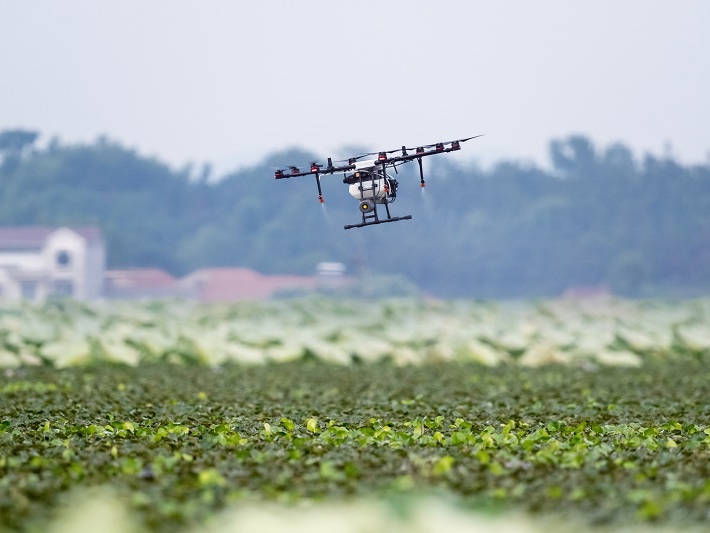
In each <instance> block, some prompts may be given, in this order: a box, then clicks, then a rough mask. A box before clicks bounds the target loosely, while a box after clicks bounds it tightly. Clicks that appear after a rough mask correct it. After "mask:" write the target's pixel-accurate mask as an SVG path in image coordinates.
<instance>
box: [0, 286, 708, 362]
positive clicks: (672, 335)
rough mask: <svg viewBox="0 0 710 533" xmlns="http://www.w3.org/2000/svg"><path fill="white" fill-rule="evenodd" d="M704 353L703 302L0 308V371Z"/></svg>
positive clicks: (626, 358)
mask: <svg viewBox="0 0 710 533" xmlns="http://www.w3.org/2000/svg"><path fill="white" fill-rule="evenodd" d="M708 353H710V300H695V301H688V302H681V303H679V302H674V303H673V302H659V301H639V302H632V301H625V300H618V299H612V298H609V299H601V300H592V301H588V300H574V299H560V300H556V301H538V302H471V301H446V302H441V301H426V300H417V299H402V300H385V301H369V300H331V299H325V298H309V299H297V300H281V301H270V302H248V303H239V304H233V305H222V306H220V305H211V306H205V305H199V304H195V303H191V302H181V301H167V302H150V303H139V302H104V303H97V304H90V305H89V304H79V303H76V302H55V303H49V304H47V305H44V306H17V305H13V306H8V305H4V306H2V307H0V366H2V367H12V366H17V365H22V364H51V365H53V366H57V367H64V366H67V365H75V364H81V363H85V362H97V361H110V362H120V363H126V364H130V365H136V364H138V363H141V362H155V361H171V362H185V363H201V364H207V365H215V364H221V363H225V362H239V363H262V362H267V361H273V362H285V361H293V360H298V359H301V358H304V357H305V358H308V357H312V358H316V359H318V360H321V361H326V362H334V363H341V364H350V363H352V362H354V361H355V362H368V361H379V360H383V359H388V360H392V361H394V362H395V363H397V364H408V363H423V362H427V361H429V362H431V361H473V362H478V363H482V364H485V365H497V364H501V363H516V364H520V365H524V366H537V365H540V364H546V363H571V364H581V363H585V362H588V363H600V364H605V365H606V364H611V365H626V366H634V365H638V364H641V363H642V361H643V360H644V359H647V358H666V357H672V356H674V355H691V356H695V357H701V358H702V357H705V356H706V355H707V354H708Z"/></svg>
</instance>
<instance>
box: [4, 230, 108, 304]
mask: <svg viewBox="0 0 710 533" xmlns="http://www.w3.org/2000/svg"><path fill="white" fill-rule="evenodd" d="M105 262H106V253H105V248H104V241H103V238H102V236H101V232H100V231H99V229H98V228H95V227H60V228H55V227H42V226H27V227H0V299H8V300H17V299H26V300H31V301H42V300H45V299H46V298H51V297H70V298H75V299H77V300H91V299H95V298H98V297H99V296H100V295H101V290H102V284H103V276H104V265H105Z"/></svg>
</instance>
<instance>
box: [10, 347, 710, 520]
mask: <svg viewBox="0 0 710 533" xmlns="http://www.w3.org/2000/svg"><path fill="white" fill-rule="evenodd" d="M709 378H710V370H709V369H708V368H707V365H706V364H705V363H702V362H699V361H691V360H689V361H687V362H686V363H685V364H683V365H679V364H669V363H667V362H661V363H658V362H651V363H649V364H647V365H643V366H642V367H640V368H619V367H601V366H600V367H597V368H595V369H589V368H581V367H580V368H575V367H569V366H562V365H553V366H545V367H542V368H532V369H531V368H523V367H515V366H507V367H504V366H498V367H492V368H491V367H485V366H481V365H478V364H473V363H467V364H461V363H436V364H422V365H407V366H397V365H394V364H391V363H379V364H366V365H355V366H345V365H332V364H324V363H321V362H317V361H312V360H311V361H299V362H294V363H285V364H279V365H250V366H243V365H227V366H224V367H220V368H213V367H206V366H197V367H195V366H191V367H188V366H185V365H168V364H155V365H141V366H138V367H131V366H126V365H120V366H114V365H89V366H77V367H72V368H66V369H53V368H49V367H46V366H34V367H25V368H19V369H14V370H12V371H11V372H5V373H4V374H3V375H2V376H1V377H0V524H3V525H5V527H7V528H11V529H13V530H15V529H19V530H45V529H46V526H47V524H50V523H56V522H57V520H59V521H60V522H61V520H62V519H61V516H63V515H64V514H66V513H70V514H73V515H74V518H73V519H72V520H78V521H79V523H84V524H86V523H87V521H89V523H91V521H93V523H94V524H105V525H108V524H106V522H107V521H110V520H113V519H111V518H107V517H106V516H104V517H97V516H96V512H97V508H96V507H95V506H96V505H99V503H100V502H104V503H105V504H106V506H107V509H108V510H107V512H108V514H109V517H110V516H112V515H111V513H114V514H115V513H119V514H122V515H123V516H124V518H125V520H122V522H121V523H122V524H123V526H122V529H120V531H131V530H134V529H135V528H138V529H141V530H142V529H147V530H157V531H175V530H177V529H180V528H194V529H195V530H204V528H205V527H206V526H207V525H209V524H214V521H215V520H226V518H225V516H226V517H231V518H229V520H234V521H235V522H231V521H228V522H227V526H229V527H228V528H227V527H226V526H225V529H224V530H231V531H243V530H244V528H243V527H242V526H245V524H244V523H243V522H242V519H243V518H241V517H243V516H245V515H249V516H252V517H253V516H254V513H257V514H256V516H259V517H261V518H260V519H261V520H264V522H263V523H262V526H264V524H266V523H269V524H273V527H274V528H275V530H281V529H285V528H289V529H290V530H294V531H295V530H296V529H295V525H294V524H295V523H297V522H301V525H302V530H308V531H319V530H320V531H326V530H343V529H344V528H345V526H352V524H357V523H359V524H360V525H361V527H360V528H358V529H355V528H351V529H350V530H351V531H372V530H378V529H380V528H384V529H387V528H389V527H390V526H387V527H384V525H385V524H383V523H382V521H385V522H394V523H397V524H399V525H400V528H401V530H402V531H404V530H412V531H417V530H418V531H437V530H440V528H441V527H442V525H443V524H447V523H451V520H452V517H454V518H455V523H454V524H451V527H464V526H466V524H468V525H470V523H473V524H476V523H477V521H479V520H483V518H481V517H484V518H485V517H486V516H487V517H491V516H493V517H494V519H495V520H499V519H500V520H502V523H505V522H506V521H507V520H509V519H510V517H511V513H513V514H512V516H515V517H520V516H525V517H526V520H527V522H526V523H530V521H531V520H533V521H532V523H533V524H538V525H539V523H540V522H542V523H545V522H544V521H545V520H547V519H550V520H552V522H553V523H557V524H558V525H559V524H566V525H567V527H566V528H562V530H565V529H566V530H568V529H567V528H569V527H571V526H570V524H575V526H574V527H578V526H579V527H582V526H588V527H592V526H593V527H598V526H601V525H607V526H609V527H611V528H613V529H615V530H619V529H626V528H629V527H632V526H633V527H637V526H638V525H639V524H641V525H644V524H654V523H659V524H661V525H662V526H663V527H664V528H665V530H669V529H675V530H678V531H681V530H683V531H688V530H689V529H688V528H692V527H695V528H697V529H698V530H700V529H701V528H702V527H707V526H708V521H709V520H710V514H709V511H710V481H708V480H709V479H710V406H709V405H708V403H707V383H708V379H709ZM77 494H78V495H77ZM82 494H83V495H84V497H83V499H86V498H89V500H90V501H89V503H87V504H81V503H79V504H77V503H76V502H77V500H79V501H81V499H82V498H81V495H82ZM96 498H99V500H100V502H97V500H96ZM375 501H376V502H378V504H377V505H374V504H372V502H375ZM432 501H434V502H442V501H443V502H449V503H447V504H446V505H445V506H444V507H443V509H444V511H442V508H441V506H440V505H438V504H432V503H431V502H432ZM367 502H369V503H367ZM422 502H424V503H422ZM427 502H428V503H427ZM351 505H352V506H353V509H354V510H350V511H349V510H348V509H349V506H351ZM368 505H369V506H370V507H369V508H370V510H369V511H368V510H367V509H368V507H367V506H368ZM420 505H424V507H420ZM102 506H103V504H101V505H99V508H103V507H102ZM264 506H267V507H266V509H270V511H263V509H265V507H264ZM432 506H433V508H432ZM331 508H336V509H339V511H338V513H340V514H338V515H335V516H334V515H332V513H331V512H329V511H328V509H331ZM424 508H427V509H431V511H430V512H431V513H432V514H433V516H437V517H438V520H440V521H434V522H432V521H431V520H432V517H431V516H429V515H422V514H421V513H422V509H424ZM303 509H313V511H312V512H310V513H306V516H308V517H310V520H311V521H310V522H305V523H303V520H304V518H302V517H301V515H302V513H299V510H301V511H303ZM259 510H262V511H259ZM85 512H87V513H88V514H87V516H86V517H84V519H83V522H82V517H83V513H85ZM358 513H365V516H370V518H372V516H376V517H378V518H376V520H375V519H372V520H369V521H365V522H364V523H363V522H362V521H361V520H360V521H358V519H357V514H358ZM368 513H371V514H368ZM522 513H524V515H523V514H522ZM58 517H59V518H58ZM385 519H386V520H385ZM244 520H246V519H244ZM251 520H253V518H252V519H251ZM290 520H293V521H294V523H293V524H292V523H291V522H290ZM373 520H375V522H374V523H373ZM516 520H517V518H516ZM314 521H315V522H314ZM350 521H353V522H352V523H351V522H350ZM247 522H249V520H247ZM484 522H485V520H484ZM71 523H72V524H75V522H71ZM110 523H111V525H113V526H114V527H115V524H114V523H113V522H110ZM437 523H438V527H437ZM368 524H369V525H368ZM378 524H379V525H378ZM427 524H428V525H427ZM457 524H458V525H457ZM253 526H254V524H253V523H252V525H251V526H250V527H252V530H262V531H263V530H266V529H264V528H263V527H262V528H261V529H258V528H256V529H254V528H253ZM519 527H520V524H518V526H516V528H515V529H514V530H515V531H519V530H520V529H519ZM102 529H104V528H103V527H102ZM547 529H548V530H549V528H547ZM0 530H2V527H1V526H0ZM68 530H72V531H76V530H77V526H76V525H74V526H72V527H71V528H69V529H68ZM114 530H115V529H114ZM529 530H540V528H536V529H529Z"/></svg>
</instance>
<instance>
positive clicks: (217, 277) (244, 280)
mask: <svg viewBox="0 0 710 533" xmlns="http://www.w3.org/2000/svg"><path fill="white" fill-rule="evenodd" d="M317 283H318V282H317V280H316V278H315V277H312V276H270V275H265V274H260V273H259V272H255V271H254V270H251V269H248V268H203V269H200V270H196V271H194V272H193V273H191V274H189V275H187V276H185V277H184V278H182V279H181V280H180V284H181V285H182V286H183V287H184V288H185V289H187V290H189V291H191V292H192V293H193V294H194V296H195V297H196V298H198V299H199V300H202V301H204V302H231V301H236V300H257V299H262V298H268V297H270V296H273V295H274V294H276V293H277V292H279V291H286V290H293V289H314V288H316V286H317Z"/></svg>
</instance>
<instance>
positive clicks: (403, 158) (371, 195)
mask: <svg viewBox="0 0 710 533" xmlns="http://www.w3.org/2000/svg"><path fill="white" fill-rule="evenodd" d="M477 137H481V135H475V136H473V137H467V138H465V139H459V140H457V141H448V142H440V143H434V144H425V145H422V146H417V147H416V148H407V147H406V146H402V148H397V149H395V150H387V151H384V152H371V153H368V154H361V155H359V156H357V157H351V158H350V159H347V160H343V161H336V163H346V162H347V164H342V165H333V160H332V159H331V158H330V157H329V158H328V164H327V166H325V167H324V166H323V165H321V164H318V162H316V161H314V162H312V163H311V164H310V170H308V171H304V172H301V170H300V169H299V168H298V167H295V166H291V167H289V169H288V170H284V169H278V170H277V171H276V172H275V173H274V177H275V178H276V179H284V178H295V177H298V176H308V175H310V174H312V175H314V176H315V177H316V185H318V201H319V202H321V203H323V202H324V201H325V200H324V199H323V192H322V190H321V185H320V177H321V176H323V175H326V174H335V173H336V172H342V173H343V183H345V184H347V185H348V186H349V188H348V191H349V192H350V195H351V196H352V197H353V198H355V199H356V200H359V202H360V213H361V214H362V222H361V223H360V224H349V225H347V226H345V229H350V228H362V227H364V226H372V225H374V224H383V223H385V222H396V221H398V220H410V219H411V218H412V215H406V216H403V217H393V216H392V215H390V208H389V204H391V203H392V202H394V201H395V199H396V198H397V187H398V183H397V180H396V179H394V178H393V177H391V176H389V175H387V168H388V167H389V168H392V169H393V170H394V171H395V173H397V167H398V166H400V165H403V164H405V163H409V162H410V161H414V160H416V161H417V163H419V177H420V180H421V186H422V187H424V185H425V182H424V170H423V169H422V158H423V157H426V156H429V155H435V154H443V153H445V152H455V151H456V150H460V149H461V143H463V142H466V141H469V140H471V139H475V138H477ZM400 150H401V154H398V155H396V156H390V154H393V153H395V152H399V151H400ZM410 152H412V153H410ZM372 155H376V156H377V158H376V159H366V160H363V161H360V159H362V158H363V157H367V156H372ZM378 205H383V206H384V207H385V211H386V213H387V218H384V217H383V218H381V217H380V215H379V214H378V213H377V206H378Z"/></svg>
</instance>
